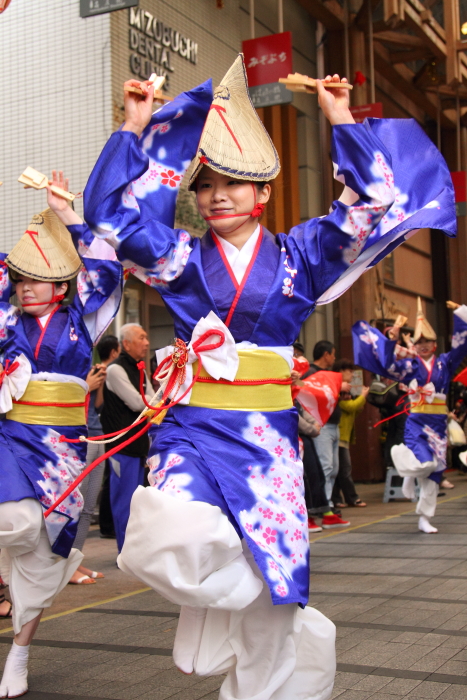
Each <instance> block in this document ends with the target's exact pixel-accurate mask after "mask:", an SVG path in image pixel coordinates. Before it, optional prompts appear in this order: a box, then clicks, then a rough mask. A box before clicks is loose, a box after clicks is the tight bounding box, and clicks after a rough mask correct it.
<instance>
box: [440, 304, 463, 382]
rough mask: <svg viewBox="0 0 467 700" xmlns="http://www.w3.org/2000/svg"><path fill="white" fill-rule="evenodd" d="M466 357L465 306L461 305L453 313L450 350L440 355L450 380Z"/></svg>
mask: <svg viewBox="0 0 467 700" xmlns="http://www.w3.org/2000/svg"><path fill="white" fill-rule="evenodd" d="M466 355H467V306H466V305H465V304H463V305H462V306H459V308H458V309H456V310H455V311H454V329H453V332H452V339H451V350H450V351H449V352H447V353H444V354H443V355H441V358H444V360H445V362H446V364H447V368H448V372H449V374H450V376H451V378H452V377H453V376H454V374H455V373H456V370H457V368H458V367H459V365H460V363H461V362H462V360H463V359H464V357H465V356H466Z"/></svg>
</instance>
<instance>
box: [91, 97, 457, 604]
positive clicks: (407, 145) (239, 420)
mask: <svg viewBox="0 0 467 700" xmlns="http://www.w3.org/2000/svg"><path fill="white" fill-rule="evenodd" d="M188 94H189V93H188ZM181 99H182V100H184V99H186V95H182V96H180V97H179V98H177V99H176V100H174V102H173V103H172V104H171V105H168V106H167V107H164V108H163V109H162V110H160V112H159V113H158V114H157V117H158V118H160V119H162V118H163V117H164V115H165V114H166V115H167V118H166V120H165V123H166V124H168V125H169V126H173V127H174V129H175V128H176V127H177V124H176V121H175V119H176V116H175V115H176V113H177V111H178V110H177V104H178V101H180V100H181ZM168 133H169V134H170V131H169V132H168ZM145 138H146V136H145V134H143V136H142V137H141V138H140V139H138V137H137V136H136V135H135V134H133V133H131V132H118V133H115V134H113V135H112V136H111V138H110V139H109V141H108V143H107V145H106V146H105V148H104V150H103V152H102V154H101V156H100V158H99V160H98V162H97V164H96V166H95V168H94V170H93V173H92V174H91V177H90V180H89V182H88V184H87V186H86V190H85V193H84V205H85V218H86V221H87V223H88V224H89V226H90V228H91V230H92V231H93V233H94V235H95V236H96V237H98V238H104V239H106V240H107V241H108V242H109V243H110V244H111V245H112V246H113V247H114V248H115V250H116V251H117V256H118V258H119V260H120V261H121V262H122V263H123V264H124V265H125V267H129V268H130V269H131V271H132V272H133V274H135V275H136V276H137V277H139V278H140V279H141V280H143V281H144V282H145V283H146V284H149V285H151V286H153V287H154V288H155V289H157V291H158V292H159V293H160V294H161V295H162V297H163V299H164V302H165V304H166V306H167V308H168V310H169V312H170V314H171V315H172V317H173V319H174V324H175V334H176V336H177V337H179V338H181V339H182V340H184V341H186V342H187V343H188V342H189V341H190V338H191V336H192V333H193V329H194V328H195V326H196V324H197V323H198V321H199V320H200V319H201V318H206V317H207V316H208V315H209V313H210V312H211V311H212V312H214V314H216V316H217V317H218V318H219V319H221V321H223V322H225V321H226V320H227V317H228V315H229V311H230V309H231V307H232V304H233V302H234V299H235V298H236V297H237V299H236V306H235V311H234V313H233V315H231V320H230V323H229V331H230V333H231V334H232V336H233V338H234V340H235V342H236V343H237V344H240V343H242V344H243V345H242V346H241V347H245V346H248V347H250V348H251V347H258V348H261V349H266V350H268V349H269V350H272V351H273V352H277V353H278V354H282V356H283V357H286V356H287V357H289V358H290V361H291V359H292V352H291V349H290V346H291V345H292V343H293V342H294V341H295V339H296V338H297V335H298V333H299V331H300V328H301V326H302V324H303V322H304V321H305V320H306V318H307V317H308V316H309V315H310V314H311V313H312V311H313V310H314V308H315V307H316V305H317V304H323V303H326V302H329V301H331V300H333V299H335V298H337V297H338V296H339V295H340V294H342V293H343V292H344V291H345V290H346V289H347V288H348V287H349V286H350V285H351V284H352V282H353V281H354V280H355V279H356V278H357V277H358V276H359V275H360V274H361V273H362V272H364V271H365V269H367V268H368V267H370V266H372V265H374V264H375V263H376V262H378V260H380V259H381V258H382V257H383V256H384V255H385V254H386V253H388V252H390V251H391V250H392V249H393V248H394V247H395V246H397V245H398V244H400V243H402V242H403V241H404V240H406V238H407V237H408V235H410V233H411V232H412V231H413V229H418V228H421V227H434V228H440V229H443V230H444V231H445V232H446V233H447V234H448V235H455V231H456V217H455V210H454V198H453V191H452V185H451V179H450V175H449V172H448V170H447V167H446V164H445V162H444V160H443V159H442V157H441V156H440V154H439V152H438V151H437V150H436V148H435V147H434V146H433V144H432V143H431V142H430V141H429V139H428V138H427V137H426V136H425V134H424V133H423V132H422V130H421V129H420V128H419V127H418V126H417V125H416V124H415V122H413V121H411V120H394V121H383V120H381V121H378V120H373V121H371V122H366V123H364V124H357V125H343V126H338V127H335V128H334V135H333V154H334V160H335V162H336V164H337V166H336V169H337V177H338V179H340V180H341V181H342V182H345V185H346V189H345V192H344V197H343V199H341V200H338V201H336V202H334V204H333V206H332V210H331V212H330V214H329V215H328V216H326V217H322V218H315V219H311V220H310V221H307V222H306V223H303V224H300V225H298V226H295V227H294V228H292V230H291V231H290V233H289V234H288V235H285V234H279V235H276V236H274V235H272V234H271V233H269V232H268V231H267V230H265V229H262V231H261V233H260V239H259V242H258V246H257V249H256V250H255V253H254V255H253V258H252V261H251V263H250V273H249V275H248V277H247V279H245V278H244V279H243V281H242V283H241V284H242V285H243V288H242V290H239V285H238V283H236V282H235V277H234V275H233V274H231V270H229V269H228V267H226V262H225V258H224V257H223V256H222V254H221V251H220V248H219V246H218V243H216V241H215V237H214V236H213V235H212V233H211V232H210V231H208V232H207V233H206V234H205V235H204V236H203V237H202V238H201V239H198V238H192V237H191V236H190V235H189V234H188V233H187V232H186V231H184V230H180V229H174V228H173V227H172V226H173V224H172V223H169V222H168V220H167V217H165V218H164V219H162V218H161V217H159V218H157V217H146V216H144V214H143V207H142V208H141V212H140V209H139V208H138V206H135V203H134V202H133V206H131V204H130V202H129V201H128V196H127V195H128V191H129V188H130V189H131V191H134V188H133V185H132V184H131V183H135V182H136V183H137V184H138V187H139V188H140V189H139V192H140V197H141V203H143V204H144V203H145V200H144V198H143V197H142V196H141V195H142V191H143V186H144V183H145V182H146V181H147V173H148V170H149V169H152V170H153V171H154V173H155V174H154V178H155V180H153V181H152V183H155V184H156V185H157V187H155V186H154V184H152V188H153V189H152V191H154V190H157V193H158V195H157V196H160V194H161V193H162V194H163V193H164V192H165V191H166V190H167V188H168V187H170V186H172V185H171V183H170V181H169V180H168V179H167V178H163V177H162V176H161V175H158V173H159V171H160V170H161V168H162V167H163V166H165V163H166V161H167V162H168V163H169V164H170V165H171V167H172V161H171V158H173V157H174V156H173V154H172V151H171V148H170V144H169V141H168V139H167V141H166V143H167V144H168V145H167V146H166V147H165V154H164V153H163V152H162V147H163V144H164V138H165V137H164V134H162V133H161V130H160V129H159V131H158V132H157V137H156V138H158V139H159V143H160V144H161V153H162V155H161V156H160V159H159V162H158V163H156V165H157V168H155V167H154V162H153V158H152V157H150V156H149V155H148V154H147V153H146V151H145ZM196 145H197V141H195V140H193V153H192V155H193V156H194V155H195V152H196ZM172 169H173V170H174V168H173V167H172ZM164 172H167V170H166V169H164ZM150 195H151V189H148V190H147V196H148V198H149V197H150ZM154 199H155V200H156V197H154ZM139 203H140V202H138V204H139ZM239 291H241V294H240V295H239ZM290 405H292V404H290ZM226 408H228V407H226ZM149 465H150V467H151V472H152V473H151V481H152V483H153V484H154V486H155V487H156V488H159V489H161V490H162V491H165V493H167V494H169V495H172V496H174V497H175V498H179V499H182V500H185V501H190V500H197V501H204V502H207V503H210V504H214V505H218V506H219V507H220V508H221V510H222V511H223V512H224V513H225V514H227V516H228V517H229V519H230V521H231V523H232V525H233V526H234V527H235V528H236V530H237V532H238V533H239V534H240V535H241V536H242V537H244V538H245V539H246V542H247V544H248V547H249V548H250V549H251V551H252V552H253V554H254V557H255V560H256V562H257V564H258V566H259V567H260V569H261V571H262V574H263V576H264V578H265V580H266V582H267V584H268V586H269V589H270V593H271V597H272V601H273V603H274V604H281V603H293V602H295V603H299V604H301V605H305V604H306V603H307V601H308V587H309V566H308V555H309V552H308V549H309V545H308V527H307V511H306V507H305V502H304V493H303V481H302V464H301V461H300V458H299V456H298V433H297V412H296V409H295V408H292V407H291V408H290V409H286V410H277V411H262V410H221V409H213V408H201V407H198V406H190V405H178V406H176V407H174V408H172V409H170V410H169V412H168V414H167V416H166V418H165V419H164V421H163V423H162V424H161V426H159V427H158V428H157V436H156V435H155V443H154V447H153V448H152V449H151V452H150V458H149Z"/></svg>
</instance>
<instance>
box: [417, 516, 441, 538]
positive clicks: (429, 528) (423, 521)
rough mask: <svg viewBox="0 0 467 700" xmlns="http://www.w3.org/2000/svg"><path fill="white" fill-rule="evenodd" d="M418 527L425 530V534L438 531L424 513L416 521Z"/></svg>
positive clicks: (432, 533)
mask: <svg viewBox="0 0 467 700" xmlns="http://www.w3.org/2000/svg"><path fill="white" fill-rule="evenodd" d="M418 529H419V530H421V531H422V532H426V534H427V535H434V534H435V533H436V532H438V530H437V529H436V528H435V527H433V525H431V524H430V521H429V520H428V518H426V517H425V516H424V515H422V516H420V520H419V521H418Z"/></svg>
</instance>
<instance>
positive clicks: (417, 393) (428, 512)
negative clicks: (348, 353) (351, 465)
mask: <svg viewBox="0 0 467 700" xmlns="http://www.w3.org/2000/svg"><path fill="white" fill-rule="evenodd" d="M417 304H418V312H417V321H416V324H415V332H414V337H413V344H414V349H415V352H416V357H408V356H407V352H406V351H405V349H404V348H403V349H402V350H403V352H402V353H400V352H399V346H398V344H397V338H398V337H399V331H400V329H399V328H398V327H397V326H394V328H393V329H392V336H393V338H394V340H389V338H387V337H386V336H384V335H383V334H382V333H380V332H379V331H378V330H377V329H376V328H372V327H370V326H369V324H367V323H365V322H364V321H359V322H357V323H356V324H355V325H354V327H353V330H352V332H353V340H354V356H355V362H356V363H357V364H358V365H360V366H361V367H364V368H365V369H368V370H370V372H375V373H376V374H382V375H384V376H385V377H389V378H390V379H396V380H399V381H403V382H404V384H407V385H408V387H409V398H410V407H409V413H408V418H407V421H406V424H405V431H404V444H402V445H394V447H393V448H392V449H391V457H392V460H393V462H394V466H395V467H396V469H397V471H398V472H399V474H400V476H402V477H404V483H403V493H404V496H406V498H414V496H415V479H417V481H418V484H419V486H420V497H419V499H418V503H417V508H416V512H417V514H418V515H419V516H420V518H419V521H418V529H419V530H421V531H422V532H425V533H427V534H433V533H436V532H438V530H437V529H436V528H435V527H433V525H432V524H431V523H430V519H431V518H433V516H434V514H435V510H436V498H437V496H438V491H439V484H440V482H441V481H442V478H443V471H444V470H445V469H446V450H447V419H448V408H447V405H446V394H447V392H448V389H449V382H450V381H451V380H452V378H453V376H454V374H455V371H456V369H457V367H458V366H459V364H460V363H461V362H462V360H463V359H464V357H465V356H466V355H467V306H464V305H463V306H459V304H451V308H454V309H455V311H454V332H453V335H452V340H451V350H450V352H445V353H443V354H442V355H439V356H438V357H437V356H436V355H435V352H436V333H435V331H434V330H433V328H432V327H431V325H430V324H429V323H428V321H427V319H426V318H425V314H424V313H423V309H422V303H421V299H420V297H418V302H417ZM401 355H402V356H403V359H399V358H400V356H401ZM401 410H402V406H401Z"/></svg>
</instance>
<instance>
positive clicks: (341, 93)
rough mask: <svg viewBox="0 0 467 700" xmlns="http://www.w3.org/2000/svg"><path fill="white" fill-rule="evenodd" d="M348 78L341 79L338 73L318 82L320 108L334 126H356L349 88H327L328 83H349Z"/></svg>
mask: <svg viewBox="0 0 467 700" xmlns="http://www.w3.org/2000/svg"><path fill="white" fill-rule="evenodd" d="M347 82H348V80H347V78H342V80H341V78H340V76H339V75H338V73H334V75H332V76H331V75H327V76H326V77H325V78H324V80H317V81H316V89H317V91H318V102H319V106H320V107H321V109H322V110H323V112H324V114H325V115H326V118H327V119H328V120H329V121H330V123H331V124H332V125H337V124H355V119H354V118H353V117H352V114H351V113H350V109H349V90H348V89H347V88H326V87H325V85H326V83H347Z"/></svg>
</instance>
